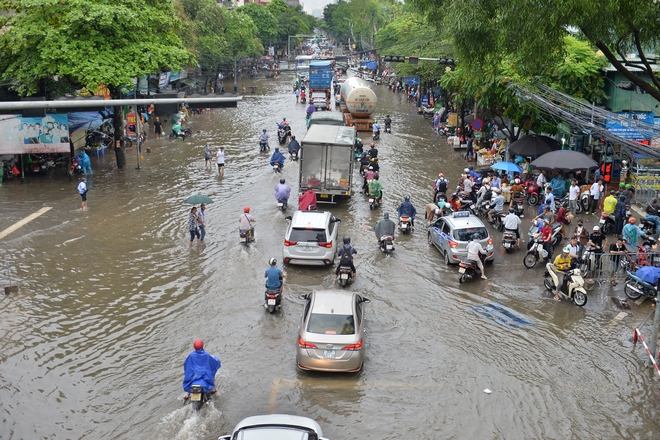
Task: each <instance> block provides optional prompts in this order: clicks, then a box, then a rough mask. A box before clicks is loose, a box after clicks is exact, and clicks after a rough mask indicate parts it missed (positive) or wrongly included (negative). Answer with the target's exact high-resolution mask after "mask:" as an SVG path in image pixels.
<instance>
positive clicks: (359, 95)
mask: <svg viewBox="0 0 660 440" xmlns="http://www.w3.org/2000/svg"><path fill="white" fill-rule="evenodd" d="M341 99H342V101H343V104H344V105H346V109H347V110H348V112H349V113H350V114H351V115H353V117H355V118H368V117H369V115H371V114H372V113H373V112H374V110H376V106H377V105H378V98H376V94H375V93H374V91H373V90H371V88H370V87H369V85H368V83H367V82H366V81H364V80H362V79H360V78H355V77H353V78H348V79H347V80H346V81H345V82H344V84H342V86H341Z"/></svg>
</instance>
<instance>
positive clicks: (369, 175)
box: [362, 166, 376, 194]
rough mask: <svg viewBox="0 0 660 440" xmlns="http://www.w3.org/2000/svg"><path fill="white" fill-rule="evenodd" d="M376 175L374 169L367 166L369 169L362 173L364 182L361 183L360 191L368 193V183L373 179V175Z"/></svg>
mask: <svg viewBox="0 0 660 440" xmlns="http://www.w3.org/2000/svg"><path fill="white" fill-rule="evenodd" d="M375 175H376V172H375V171H374V167H371V166H370V167H369V169H368V170H367V171H366V172H365V173H364V176H363V177H364V184H363V185H362V192H363V193H365V194H369V184H370V183H371V181H372V180H374V176H375Z"/></svg>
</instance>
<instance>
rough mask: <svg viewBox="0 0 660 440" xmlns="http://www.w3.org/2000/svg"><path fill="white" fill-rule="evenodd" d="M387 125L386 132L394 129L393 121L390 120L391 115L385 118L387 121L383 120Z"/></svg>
mask: <svg viewBox="0 0 660 440" xmlns="http://www.w3.org/2000/svg"><path fill="white" fill-rule="evenodd" d="M383 122H384V123H385V131H387V130H391V127H392V119H391V118H390V115H387V116H385V119H384V120H383Z"/></svg>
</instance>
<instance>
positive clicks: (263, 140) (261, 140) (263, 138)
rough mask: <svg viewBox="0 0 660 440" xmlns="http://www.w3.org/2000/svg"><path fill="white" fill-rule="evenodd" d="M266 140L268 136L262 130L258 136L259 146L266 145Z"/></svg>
mask: <svg viewBox="0 0 660 440" xmlns="http://www.w3.org/2000/svg"><path fill="white" fill-rule="evenodd" d="M268 139H270V136H269V135H268V132H267V131H266V129H265V128H264V131H263V132H262V133H261V134H260V135H259V145H260V146H262V145H268Z"/></svg>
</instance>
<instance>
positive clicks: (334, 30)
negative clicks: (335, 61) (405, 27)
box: [321, 0, 403, 48]
mask: <svg viewBox="0 0 660 440" xmlns="http://www.w3.org/2000/svg"><path fill="white" fill-rule="evenodd" d="M402 8H403V7H402V5H401V4H400V3H399V2H397V1H395V0H352V1H351V2H345V1H343V0H340V1H339V2H338V3H337V4H329V5H327V6H326V7H325V9H324V10H323V25H322V26H321V27H322V29H324V30H326V31H327V32H328V33H330V34H331V35H333V36H334V37H335V38H336V39H337V40H338V41H340V42H342V43H345V42H347V39H348V38H349V37H350V38H351V39H352V41H353V42H356V43H358V44H360V47H363V48H364V47H368V48H373V46H374V44H375V36H376V34H377V32H378V31H379V30H380V29H382V28H384V27H385V26H387V25H388V24H389V23H391V22H392V21H394V20H395V19H396V17H397V16H398V14H399V13H400V12H401V10H402Z"/></svg>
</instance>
